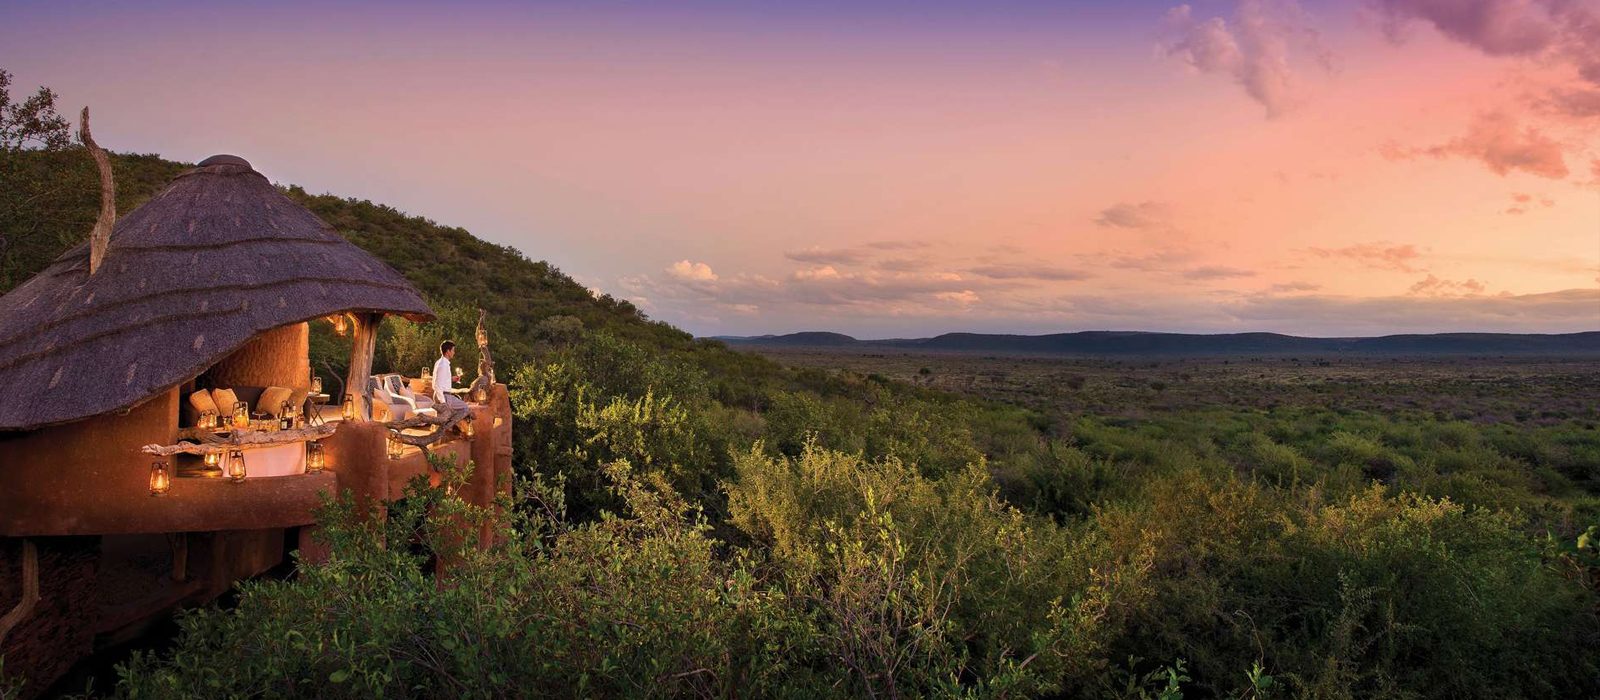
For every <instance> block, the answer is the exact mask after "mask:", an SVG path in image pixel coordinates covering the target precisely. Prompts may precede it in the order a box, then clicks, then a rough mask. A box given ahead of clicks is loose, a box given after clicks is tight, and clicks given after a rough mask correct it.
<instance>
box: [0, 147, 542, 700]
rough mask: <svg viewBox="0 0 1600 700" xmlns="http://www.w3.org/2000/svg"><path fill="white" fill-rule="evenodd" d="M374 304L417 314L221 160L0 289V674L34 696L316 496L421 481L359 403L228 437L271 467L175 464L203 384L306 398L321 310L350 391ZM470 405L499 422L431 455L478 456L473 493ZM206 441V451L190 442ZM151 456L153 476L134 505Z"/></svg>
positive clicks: (198, 592) (194, 588)
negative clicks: (26, 680) (342, 358)
mask: <svg viewBox="0 0 1600 700" xmlns="http://www.w3.org/2000/svg"><path fill="white" fill-rule="evenodd" d="M108 177H109V176H108ZM107 184H108V185H109V181H108V182H107ZM112 216H114V213H113V214H112ZM108 225H109V223H108ZM97 245H98V248H96V246H97ZM91 249H95V250H93V251H92V250H91ZM101 251H103V253H102V252H101ZM92 256H93V257H95V260H94V261H93V262H91V257H92ZM385 314H396V315H401V316H404V317H406V318H410V319H413V320H428V319H431V318H432V315H433V314H432V311H431V310H430V309H429V307H428V305H427V303H426V302H424V301H423V299H422V297H421V295H419V294H418V293H417V291H416V290H415V289H414V288H413V287H412V286H411V285H410V284H409V283H408V282H407V281H406V280H405V278H404V277H402V276H401V275H400V274H399V273H398V272H396V271H395V270H393V269H392V268H390V267H389V266H387V265H385V264H384V263H382V262H380V261H379V260H378V259H376V258H374V257H373V256H371V255H369V254H368V253H366V252H365V251H363V250H361V249H360V248H357V247H356V246H354V245H352V244H350V243H349V242H348V241H346V240H345V239H344V238H343V237H341V236H340V235H338V234H337V233H336V232H334V231H333V230H331V229H330V228H329V226H328V225H327V224H326V223H324V222H323V221H322V220H320V219H319V218H317V216H316V215H314V214H312V213H311V212H310V211H308V210H306V209H305V208H303V207H301V206H299V205H298V204H296V203H295V202H293V201H292V200H290V199H289V198H288V197H287V196H286V195H285V194H284V193H283V192H281V191H279V190H278V188H276V187H275V186H273V185H272V183H271V182H269V181H268V180H267V178H266V177H264V176H262V175H261V174H260V173H258V172H256V171H255V170H254V169H253V168H251V166H250V164H249V163H248V162H246V161H245V160H244V159H242V158H238V157H236V156H228V155H220V156H213V157H211V158H207V159H206V160H204V161H201V162H200V164H199V165H198V166H197V167H195V168H193V169H191V170H188V171H186V172H184V173H183V174H181V175H179V176H178V177H177V178H176V179H175V180H174V181H173V182H172V184H171V185H170V186H168V187H167V188H166V190H164V191H163V192H161V193H160V194H158V195H156V196H155V197H154V198H152V199H151V200H150V201H149V202H147V203H146V204H144V205H143V206H141V207H139V208H138V209H136V210H134V211H133V212H131V213H129V214H128V215H127V216H126V217H124V218H122V219H120V220H118V221H116V223H115V226H114V227H112V228H111V230H110V235H109V240H108V241H106V240H103V239H102V240H100V241H91V242H90V243H85V244H83V245H80V246H78V247H76V248H73V249H72V250H70V251H68V252H67V253H65V254H63V255H62V256H61V257H60V258H58V259H57V260H56V261H55V262H54V263H52V264H51V265H50V266H49V267H48V268H46V269H45V270H44V271H43V272H41V273H39V274H38V275H36V276H35V277H33V278H32V279H30V280H28V281H27V282H25V283H23V284H22V285H21V286H19V287H17V288H16V289H14V290H12V291H11V292H10V293H8V294H6V295H4V296H0V376H4V377H6V382H5V385H6V387H7V393H6V396H5V397H4V399H0V656H4V657H5V659H6V667H5V668H6V671H7V672H8V673H10V674H16V673H19V672H23V673H27V674H28V675H30V676H31V677H32V678H33V679H34V681H35V682H34V683H32V684H30V687H31V688H32V689H33V690H35V691H38V690H40V689H42V687H43V686H42V685H41V684H40V683H39V682H38V681H39V680H40V679H50V678H54V677H55V676H56V675H58V674H60V673H61V672H62V671H63V670H64V669H65V666H66V665H67V664H70V663H71V662H72V661H73V660H74V659H76V658H77V657H78V656H80V655H82V654H83V653H85V652H86V651H88V650H89V649H90V648H91V646H92V644H94V643H95V642H96V640H98V641H99V642H114V641H116V640H117V636H118V635H119V634H122V633H124V632H125V631H126V630H129V629H136V628H137V624H138V623H139V622H140V621H142V620H145V619H148V618H149V617H150V616H151V615H152V614H155V613H159V612H161V611H164V610H167V609H170V608H171V607H172V606H174V605H178V604H182V603H186V602H195V601H200V600H206V599H209V598H210V597H213V596H215V595H216V594H218V593H220V592H221V591H224V590H226V589H227V587H228V586H230V585H231V583H232V582H233V581H234V580H236V579H238V578H240V577H244V576H250V575H254V574H257V573H259V572H261V571H264V570H266V569H268V568H271V567H273V566H275V565H277V564H279V563H280V562H282V561H284V558H285V553H286V551H287V550H288V549H290V548H293V547H296V546H309V545H307V542H305V541H303V540H302V538H301V537H300V535H301V534H302V529H304V528H305V526H308V525H310V524H311V523H312V516H311V511H312V509H313V508H314V507H315V505H316V504H317V502H318V499H319V494H321V493H325V492H333V491H335V490H343V489H351V490H354V491H355V492H356V493H357V494H358V495H362V496H366V497H373V498H377V499H383V498H388V497H390V495H391V494H393V493H394V492H395V491H396V489H397V488H398V485H399V484H403V483H404V481H405V480H406V479H407V478H409V477H410V476H413V475H415V474H418V473H427V470H428V467H427V465H426V462H425V461H424V460H422V458H421V457H420V456H417V455H410V456H408V457H407V458H406V459H396V458H391V457H390V456H389V455H387V454H386V453H385V436H386V431H385V430H384V426H382V425H379V424H373V423H368V422H365V420H364V419H365V418H366V414H365V412H364V410H358V413H357V415H356V416H354V418H355V419H356V420H351V421H345V422H339V423H338V424H337V425H333V426H319V427H316V428H315V429H314V430H313V429H311V428H307V429H306V430H308V431H309V432H307V433H304V434H301V433H295V432H294V431H284V432H282V433H279V434H278V435H277V436H276V437H273V436H267V437H271V438H272V439H268V440H266V441H265V442H263V443H261V444H250V445H245V446H244V447H245V448H247V449H255V450H258V452H249V453H247V454H251V455H252V458H251V460H252V462H254V463H257V464H263V463H265V464H275V465H276V467H277V468H278V470H277V471H269V472H267V473H268V474H269V475H270V476H265V477H262V476H260V473H259V472H260V470H259V469H258V470H256V472H255V473H252V474H251V477H252V478H242V479H238V480H233V479H225V478H215V477H216V476H217V475H218V474H212V473H208V472H206V469H199V470H198V471H197V470H195V469H192V468H189V469H186V468H185V467H200V466H202V465H201V464H200V462H201V460H202V458H201V457H200V456H199V450H198V448H201V447H204V448H206V449H210V448H211V447H215V444H214V442H215V439H216V436H215V435H213V434H211V432H208V430H207V428H214V427H215V426H200V425H196V419H197V415H198V413H199V411H200V407H199V402H201V401H205V400H210V401H211V404H212V405H215V404H216V403H217V401H216V400H214V399H212V398H210V397H213V396H214V395H213V393H212V392H211V391H210V390H213V389H214V390H217V391H227V392H229V395H230V397H236V398H238V399H240V400H243V401H245V402H246V403H248V402H251V401H255V402H259V403H260V404H262V405H261V406H259V408H261V409H262V410H270V409H271V406H267V405H265V404H267V403H268V399H267V395H268V393H267V392H269V391H274V390H276V391H282V392H285V395H288V396H294V397H295V398H296V399H300V398H301V397H304V396H305V394H307V393H308V392H309V391H310V388H311V387H310V385H311V382H312V379H311V373H310V369H309V359H308V349H309V346H308V343H309V340H308V339H309V331H308V325H307V324H308V322H311V321H315V320H318V319H332V320H336V321H337V322H338V323H339V324H345V323H346V322H347V321H349V322H351V323H353V325H354V334H353V336H354V339H353V344H352V345H353V349H352V355H351V363H350V364H351V367H350V375H349V377H348V379H347V380H346V385H347V386H349V387H353V388H356V389H357V390H359V388H361V387H365V386H367V385H368V376H369V375H370V372H371V362H372V353H373V346H374V344H375V340H376V327H377V324H378V323H379V322H380V321H381V319H382V317H383V316H384V315H385ZM202 395H203V396H202ZM273 396H274V398H273V399H271V403H272V406H276V405H277V398H276V397H277V396H279V395H273ZM337 403H338V400H337V399H335V404H337ZM289 404H290V401H289V400H288V399H287V398H285V399H284V405H289ZM218 408H219V410H220V411H221V412H223V413H224V414H226V412H227V411H228V410H229V407H226V406H222V407H218ZM473 411H474V414H477V413H482V416H481V417H479V416H477V415H474V418H475V419H476V420H475V422H477V423H478V424H479V425H492V426H493V427H494V428H495V429H492V430H480V431H478V436H477V437H476V438H474V439H473V440H471V441H467V440H462V441H457V442H455V443H451V444H441V445H435V446H434V448H433V449H434V450H435V452H439V451H443V452H445V453H450V454H456V455H457V456H458V457H459V458H460V459H461V461H462V462H466V461H467V460H469V459H470V460H473V461H475V462H477V463H478V464H480V465H485V466H490V467H492V468H491V469H483V470H480V471H482V472H484V474H485V476H484V477H483V478H481V479H475V483H478V484H479V487H478V488H480V490H482V491H483V492H484V495H483V499H482V500H484V501H485V502H487V500H490V499H492V493H491V492H492V490H493V488H494V485H493V482H494V475H495V473H496V472H498V471H502V470H509V449H510V448H509V446H510V435H509V431H510V426H509V406H507V405H506V401H505V392H504V386H503V385H497V386H495V387H493V388H492V390H491V391H490V392H489V400H488V401H487V402H485V403H484V404H480V405H475V406H474V407H473ZM201 433H205V435H202V434H201ZM243 434H245V431H243V430H240V431H236V432H235V433H234V435H235V436H238V435H243ZM295 435H301V436H302V437H309V438H326V439H322V440H321V443H320V444H319V445H318V447H319V448H320V447H326V450H325V456H326V461H327V467H328V468H327V470H326V471H320V472H315V473H308V470H307V469H305V460H304V455H305V454H306V453H307V452H308V448H307V445H306V440H304V439H295ZM197 437H199V438H204V439H201V440H199V441H198V443H197V442H196V441H195V438H197ZM256 437H258V438H260V437H263V436H262V435H259V434H258V435H256ZM206 439H211V440H212V441H213V444H211V445H209V446H208V445H205V444H199V443H205V441H206ZM229 439H230V440H235V441H237V439H236V438H233V437H230V438H229ZM185 440H189V441H190V442H184V441H185ZM189 449H193V450H195V451H194V452H184V451H183V450H189ZM152 450H156V452H155V453H154V455H153V454H152ZM162 450H179V451H178V452H164V451H162ZM315 451H317V452H319V453H321V452H323V451H322V450H315ZM413 452H414V451H413ZM502 453H504V454H502ZM284 455H287V457H286V458H285V457H284ZM164 460H170V461H172V462H173V464H171V465H164V467H165V468H167V469H170V470H171V471H169V472H167V473H165V474H164V476H163V479H164V480H163V482H162V484H161V487H160V489H159V491H160V493H159V495H160V496H161V497H158V498H157V497H152V495H153V494H155V493H156V492H157V488H156V480H155V474H156V472H157V471H158V470H157V468H156V466H155V462H156V461H164ZM206 466H209V465H206ZM313 471H314V470H313ZM186 477H187V478H186ZM485 483H486V484H487V485H484V484H485ZM152 561H154V562H156V564H155V565H154V567H152V565H151V562H152ZM152 568H154V570H155V571H154V573H152V571H151V570H152Z"/></svg>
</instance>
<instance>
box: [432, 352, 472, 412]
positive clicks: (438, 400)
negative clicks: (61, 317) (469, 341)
mask: <svg viewBox="0 0 1600 700" xmlns="http://www.w3.org/2000/svg"><path fill="white" fill-rule="evenodd" d="M455 356H456V344H455V342H453V341H449V340H446V341H444V342H442V343H439V359H437V360H434V361H433V404H434V407H435V408H437V407H439V406H448V407H450V408H452V409H460V408H466V407H467V402H465V401H462V400H461V397H459V396H457V394H460V393H461V392H464V391H466V389H456V388H454V387H452V386H451V384H452V382H451V378H452V376H453V375H452V373H451V372H452V368H451V367H450V361H451V360H453V359H455Z"/></svg>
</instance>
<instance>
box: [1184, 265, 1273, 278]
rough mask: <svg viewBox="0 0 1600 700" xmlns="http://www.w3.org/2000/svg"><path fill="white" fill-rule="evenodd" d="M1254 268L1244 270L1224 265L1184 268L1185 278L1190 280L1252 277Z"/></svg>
mask: <svg viewBox="0 0 1600 700" xmlns="http://www.w3.org/2000/svg"><path fill="white" fill-rule="evenodd" d="M1255 274H1256V273H1255V271H1254V270H1245V269H1242V268H1237V267H1228V266H1226V265H1202V266H1200V267H1196V268H1192V269H1189V270H1184V272H1183V276H1184V278H1185V279H1191V280H1225V279H1236V278H1239V277H1254V276H1255Z"/></svg>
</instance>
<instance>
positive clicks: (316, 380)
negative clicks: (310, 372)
mask: <svg viewBox="0 0 1600 700" xmlns="http://www.w3.org/2000/svg"><path fill="white" fill-rule="evenodd" d="M311 393H313V394H320V393H322V377H312V378H311Z"/></svg>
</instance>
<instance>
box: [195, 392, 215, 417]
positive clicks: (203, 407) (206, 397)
mask: <svg viewBox="0 0 1600 700" xmlns="http://www.w3.org/2000/svg"><path fill="white" fill-rule="evenodd" d="M189 405H190V406H193V407H194V411H195V413H216V414H219V415H220V414H221V411H218V410H217V402H215V401H212V400H211V392H209V391H206V390H204V389H201V390H200V391H197V392H194V393H193V394H190V395H189Z"/></svg>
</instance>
